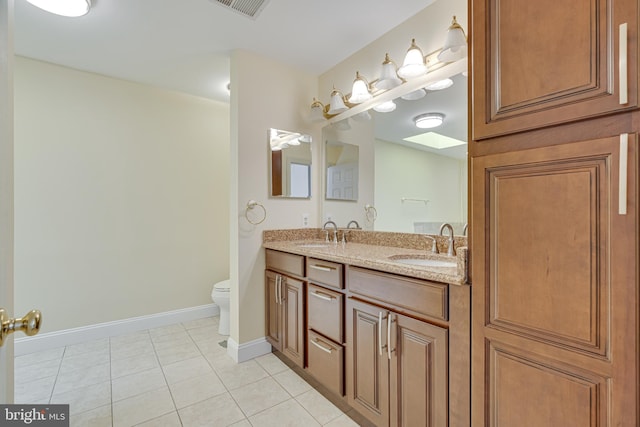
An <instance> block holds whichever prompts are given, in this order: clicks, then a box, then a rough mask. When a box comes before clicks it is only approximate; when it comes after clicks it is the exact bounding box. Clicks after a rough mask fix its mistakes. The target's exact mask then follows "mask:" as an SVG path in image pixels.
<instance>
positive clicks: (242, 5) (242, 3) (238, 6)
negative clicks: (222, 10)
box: [211, 0, 269, 19]
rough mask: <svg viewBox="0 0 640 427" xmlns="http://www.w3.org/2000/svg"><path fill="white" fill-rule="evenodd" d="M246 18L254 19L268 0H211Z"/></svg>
mask: <svg viewBox="0 0 640 427" xmlns="http://www.w3.org/2000/svg"><path fill="white" fill-rule="evenodd" d="M211 1H212V2H213V3H218V4H220V5H222V6H224V7H226V8H227V9H231V10H233V11H234V12H238V13H240V14H242V15H244V16H246V17H248V18H251V19H256V18H257V17H258V15H259V14H260V12H262V10H263V9H264V8H265V6H266V5H267V3H269V0H211Z"/></svg>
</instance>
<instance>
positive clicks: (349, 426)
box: [325, 414, 358, 427]
mask: <svg viewBox="0 0 640 427" xmlns="http://www.w3.org/2000/svg"><path fill="white" fill-rule="evenodd" d="M325 427H358V423H356V422H355V421H353V420H352V419H351V418H349V417H348V416H347V415H345V414H342V415H340V416H339V417H338V418H336V419H334V420H333V421H330V422H328V423H327V424H325Z"/></svg>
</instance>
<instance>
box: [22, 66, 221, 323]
mask: <svg viewBox="0 0 640 427" xmlns="http://www.w3.org/2000/svg"><path fill="white" fill-rule="evenodd" d="M228 158H229V106H228V105H226V104H222V103H218V102H214V101H210V100H206V99H202V98H197V97H193V96H188V95H184V94H179V93H175V92H169V91H165V90H160V89H156V88H153V87H150V86H144V85H140V84H136V83H130V82H126V81H122V80H117V79H113V78H107V77H104V76H100V75H96V74H90V73H85V72H80V71H76V70H71V69H68V68H64V67H60V66H55V65H51V64H48V63H43V62H38V61H34V60H30V59H26V58H21V57H18V58H17V60H16V68H15V217H16V221H15V304H16V312H17V313H20V314H23V313H24V312H26V311H27V310H29V309H31V308H34V307H37V308H39V309H41V310H42V312H43V318H44V322H43V332H51V331H55V330H61V329H67V328H74V327H79V326H84V325H91V324H95V323H101V322H107V321H113V320H117V319H125V318H130V317H135V316H142V315H147V314H152V313H159V312H164V311H169V310H175V309H180V308H187V307H192V306H198V305H203V304H208V303H210V302H211V299H210V293H211V286H212V284H213V283H214V282H216V281H218V280H222V279H225V278H227V277H228V274H229V255H228V248H229V233H228V227H229V217H228V215H229V162H228Z"/></svg>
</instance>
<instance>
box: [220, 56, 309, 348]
mask: <svg viewBox="0 0 640 427" xmlns="http://www.w3.org/2000/svg"><path fill="white" fill-rule="evenodd" d="M231 87H232V91H231V123H232V124H231V126H232V137H231V141H232V142H231V144H232V148H231V153H232V158H231V164H232V171H231V174H232V176H233V177H234V178H233V179H232V202H231V209H232V212H231V223H232V227H231V235H232V239H231V240H232V243H231V258H232V259H231V278H232V280H231V283H232V291H231V338H232V339H233V340H234V341H235V342H236V343H239V344H243V343H247V342H249V341H253V340H256V339H259V338H262V337H264V267H265V265H264V251H263V250H262V231H263V230H270V229H278V228H300V227H302V214H303V213H308V214H309V224H310V226H311V227H315V226H317V224H318V221H319V219H318V209H319V207H318V200H319V198H320V184H319V181H318V179H319V174H318V147H319V141H320V129H319V126H318V125H311V124H309V123H308V122H307V121H306V118H307V114H308V106H309V105H310V104H311V99H312V97H313V96H314V95H315V94H316V93H317V77H316V76H312V75H309V74H306V73H304V72H301V71H298V70H295V69H293V68H291V67H287V66H284V65H282V64H279V63H277V62H274V61H272V60H270V59H267V58H264V57H262V56H259V55H256V54H253V53H250V52H247V51H242V50H239V51H235V52H233V54H232V57H231ZM269 128H277V129H283V130H289V131H297V132H302V133H306V134H309V135H311V136H312V138H313V143H312V156H313V160H312V162H313V164H312V176H311V179H312V181H311V186H312V190H311V199H309V200H306V199H282V198H269V195H268V191H269V183H268V181H267V178H268V165H269V163H268V150H267V147H268V143H267V131H268V129H269ZM236 179H237V182H234V181H233V180H236ZM249 200H256V201H258V202H259V203H261V204H263V205H264V207H265V209H266V212H267V217H266V219H265V221H264V222H263V223H261V224H259V225H252V224H249V223H248V222H247V220H246V219H245V217H244V212H245V210H246V205H247V202H248V201H249ZM234 239H237V241H234Z"/></svg>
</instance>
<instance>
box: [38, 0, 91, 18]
mask: <svg viewBox="0 0 640 427" xmlns="http://www.w3.org/2000/svg"><path fill="white" fill-rule="evenodd" d="M27 1H28V2H29V3H31V4H32V5H34V6H36V7H38V8H40V9H42V10H46V11H47V12H50V13H54V14H56V15H60V16H67V17H70V18H77V17H79V16H82V15H86V14H87V13H89V10H90V9H91V0H27Z"/></svg>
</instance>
